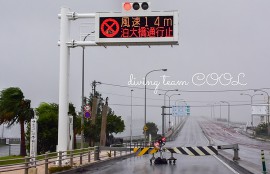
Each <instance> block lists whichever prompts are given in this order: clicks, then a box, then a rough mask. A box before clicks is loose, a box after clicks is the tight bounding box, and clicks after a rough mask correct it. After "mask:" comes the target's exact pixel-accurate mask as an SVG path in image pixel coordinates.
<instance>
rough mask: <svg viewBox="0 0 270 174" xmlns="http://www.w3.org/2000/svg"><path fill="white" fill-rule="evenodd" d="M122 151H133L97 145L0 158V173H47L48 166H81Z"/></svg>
mask: <svg viewBox="0 0 270 174" xmlns="http://www.w3.org/2000/svg"><path fill="white" fill-rule="evenodd" d="M112 152H113V155H112ZM123 152H125V154H126V155H127V154H128V153H129V154H131V153H133V151H131V150H130V148H128V147H98V146H95V147H88V148H83V149H76V150H69V151H59V152H53V153H48V152H46V153H45V154H42V155H38V156H35V157H32V158H31V157H29V156H25V157H24V158H16V159H8V160H0V173H1V172H11V171H20V170H24V174H28V173H30V172H31V173H37V170H39V173H45V174H49V168H50V167H60V168H61V167H64V166H67V168H72V167H74V166H81V165H84V164H87V163H91V162H95V161H98V160H101V159H109V158H111V157H113V158H114V157H117V156H122V155H123V154H122V153H123ZM39 166H42V167H39ZM30 170H31V171H30ZM40 170H41V171H40ZM43 170H44V171H43ZM29 171H30V172H29Z"/></svg>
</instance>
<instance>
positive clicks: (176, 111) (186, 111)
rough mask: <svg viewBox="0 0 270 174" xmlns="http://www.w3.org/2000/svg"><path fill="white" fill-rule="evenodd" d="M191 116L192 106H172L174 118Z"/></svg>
mask: <svg viewBox="0 0 270 174" xmlns="http://www.w3.org/2000/svg"><path fill="white" fill-rule="evenodd" d="M187 115H190V106H172V116H187Z"/></svg>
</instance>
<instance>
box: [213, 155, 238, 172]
mask: <svg viewBox="0 0 270 174" xmlns="http://www.w3.org/2000/svg"><path fill="white" fill-rule="evenodd" d="M213 156H214V157H215V158H216V159H217V160H219V161H220V162H221V163H222V164H223V165H224V166H225V167H227V168H228V169H229V170H230V171H232V172H233V173H234V174H239V173H238V172H237V171H235V170H234V169H233V168H232V167H231V166H229V165H228V164H226V163H225V162H224V161H222V160H221V159H219V158H218V157H217V156H216V155H213Z"/></svg>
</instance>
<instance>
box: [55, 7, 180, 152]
mask: <svg viewBox="0 0 270 174" xmlns="http://www.w3.org/2000/svg"><path fill="white" fill-rule="evenodd" d="M149 4H150V3H148V2H132V3H129V2H127V3H123V4H122V12H115V13H77V12H72V11H70V9H69V8H66V7H62V8H61V14H59V15H58V16H59V18H60V19H61V21H60V41H59V45H60V77H59V119H58V147H57V151H67V150H68V142H69V133H68V132H69V117H68V102H69V98H68V96H69V95H68V93H69V75H68V74H69V66H70V48H74V47H78V46H119V45H124V46H129V45H149V46H150V45H178V12H177V11H170V12H168V11H166V12H164V11H159V12H153V11H151V10H150V5H149ZM85 18H92V19H93V18H94V19H95V31H89V33H95V40H92V41H80V40H72V39H71V38H70V22H71V21H72V20H76V19H85Z"/></svg>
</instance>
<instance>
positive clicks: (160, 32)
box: [99, 16, 174, 38]
mask: <svg viewBox="0 0 270 174" xmlns="http://www.w3.org/2000/svg"><path fill="white" fill-rule="evenodd" d="M99 20H100V21H99V23H100V27H99V28H100V32H99V37H100V38H150V37H153V38H154V37H173V34H174V31H173V25H174V24H173V16H140V17H100V19H99Z"/></svg>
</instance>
